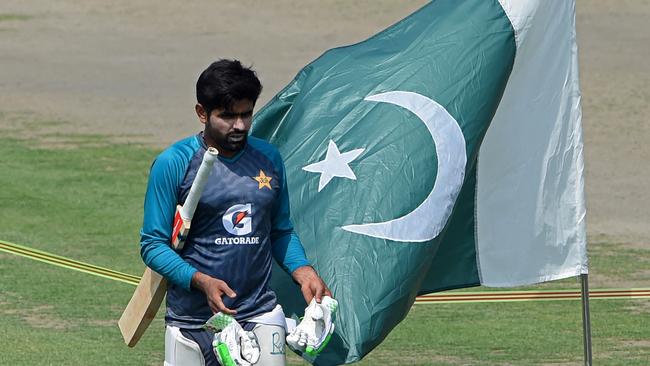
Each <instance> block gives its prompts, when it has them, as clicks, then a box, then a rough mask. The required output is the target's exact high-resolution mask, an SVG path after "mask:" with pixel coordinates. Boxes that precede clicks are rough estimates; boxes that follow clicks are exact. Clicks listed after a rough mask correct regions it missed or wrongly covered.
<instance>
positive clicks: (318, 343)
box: [287, 296, 338, 356]
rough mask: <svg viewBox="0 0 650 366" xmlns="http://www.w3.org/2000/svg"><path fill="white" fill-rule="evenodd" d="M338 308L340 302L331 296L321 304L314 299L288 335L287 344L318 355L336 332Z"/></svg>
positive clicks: (310, 354) (295, 348)
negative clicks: (335, 321) (335, 319)
mask: <svg viewBox="0 0 650 366" xmlns="http://www.w3.org/2000/svg"><path fill="white" fill-rule="evenodd" d="M337 308H338V302H337V301H336V300H334V299H333V298H331V297H329V296H324V297H323V300H322V301H321V303H320V304H319V303H317V302H316V299H312V300H311V303H309V306H308V307H307V308H306V309H305V316H304V317H303V319H302V321H301V322H300V324H298V326H297V327H296V329H294V330H293V331H292V332H291V333H289V335H287V344H288V345H289V346H290V347H291V348H293V349H294V350H296V351H300V352H304V353H307V354H308V355H309V356H316V355H318V354H319V353H320V352H321V351H322V350H323V349H324V348H325V346H326V345H327V342H329V340H330V336H331V335H332V333H334V323H333V321H334V314H335V313H336V309H337Z"/></svg>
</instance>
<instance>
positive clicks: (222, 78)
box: [196, 59, 262, 115]
mask: <svg viewBox="0 0 650 366" xmlns="http://www.w3.org/2000/svg"><path fill="white" fill-rule="evenodd" d="M261 92H262V84H261V83H260V79H258V78H257V75H256V74H255V71H253V70H252V69H250V68H248V67H244V66H242V64H241V62H239V61H238V60H224V59H222V60H219V61H216V62H213V63H212V65H210V66H208V68H207V69H205V70H204V71H203V72H202V73H201V75H200V76H199V80H197V81H196V100H197V102H198V103H199V104H201V105H202V106H203V109H205V111H206V113H207V114H208V115H210V112H212V110H214V109H216V108H223V109H225V110H230V109H231V108H232V106H233V104H234V103H235V102H237V101H240V100H243V99H248V100H250V101H252V102H253V103H255V102H256V101H257V98H258V97H259V96H260V93H261Z"/></svg>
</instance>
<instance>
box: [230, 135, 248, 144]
mask: <svg viewBox="0 0 650 366" xmlns="http://www.w3.org/2000/svg"><path fill="white" fill-rule="evenodd" d="M228 140H229V141H230V142H234V143H237V142H243V141H244V140H246V134H245V133H233V134H230V135H228Z"/></svg>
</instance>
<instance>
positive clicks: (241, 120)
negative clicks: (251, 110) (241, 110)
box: [232, 116, 246, 130]
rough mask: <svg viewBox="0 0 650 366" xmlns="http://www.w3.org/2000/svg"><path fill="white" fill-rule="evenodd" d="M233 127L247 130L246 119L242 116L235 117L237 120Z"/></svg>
mask: <svg viewBox="0 0 650 366" xmlns="http://www.w3.org/2000/svg"><path fill="white" fill-rule="evenodd" d="M232 128H233V129H235V130H245V129H246V121H245V120H244V118H242V116H237V117H235V122H234V123H233V124H232Z"/></svg>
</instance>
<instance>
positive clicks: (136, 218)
mask: <svg viewBox="0 0 650 366" xmlns="http://www.w3.org/2000/svg"><path fill="white" fill-rule="evenodd" d="M25 136H27V135H25ZM50 137H52V138H54V140H56V143H55V144H54V143H50V144H45V145H44V146H45V147H40V148H35V147H30V145H34V140H16V139H9V138H0V171H1V172H2V174H1V175H0V186H1V187H2V189H1V190H0V202H2V209H1V210H0V239H2V240H6V241H10V242H14V243H18V244H23V245H27V246H30V247H33V248H36V249H40V250H44V251H48V252H51V253H54V254H58V255H62V256H66V257H70V258H73V259H77V260H80V261H85V262H89V263H92V264H96V265H100V266H104V267H108V268H112V269H115V270H118V271H122V272H127V273H130V274H136V275H140V274H141V273H142V270H143V268H144V267H143V264H142V262H141V260H140V258H139V246H138V240H139V235H138V231H139V228H140V224H141V215H142V213H141V206H142V198H143V194H144V189H145V183H146V179H147V174H148V168H149V165H150V163H151V161H152V159H153V158H154V157H155V156H156V154H157V151H156V150H153V149H149V148H145V147H141V146H136V145H129V144H111V143H110V142H109V141H108V140H106V139H105V138H103V137H101V136H50ZM47 146H49V147H47ZM590 259H591V267H590V268H591V272H592V274H593V277H592V278H593V281H592V287H599V285H601V286H600V287H602V286H603V285H608V284H610V285H611V284H615V285H620V286H621V287H625V286H627V287H631V286H636V287H648V286H650V280H649V279H648V277H649V276H648V268H650V251H649V250H648V249H646V248H643V247H642V246H640V245H634V243H632V245H630V244H629V243H626V244H623V243H617V242H613V241H609V240H608V239H607V238H598V239H597V240H595V241H594V242H593V243H591V246H590ZM0 273H1V274H2V277H1V280H0V319H1V320H2V321H1V322H0V334H3V335H4V336H3V337H2V339H3V341H2V342H0V365H160V364H162V359H163V323H162V319H161V318H159V319H157V320H156V321H155V323H154V324H153V325H152V327H151V328H150V330H149V331H148V332H147V334H146V335H145V337H144V338H143V339H142V340H141V342H140V344H139V345H138V346H137V347H136V348H135V349H128V348H127V347H126V346H125V345H124V344H123V343H122V339H121V336H120V334H119V330H118V328H117V325H116V324H117V319H118V318H119V316H120V314H121V311H122V309H123V307H124V306H125V305H126V303H127V302H128V300H129V298H130V296H131V293H132V291H133V289H134V288H133V287H132V286H130V285H127V284H123V283H120V282H115V281H110V280H107V279H102V278H99V277H94V276H89V275H87V274H83V273H79V272H74V271H70V270H65V269H61V268H58V267H54V266H50V265H47V264H43V263H40V262H35V261H31V260H28V259H25V258H21V257H17V256H13V255H10V254H4V253H1V252H0ZM539 287H542V288H576V289H577V288H579V283H578V282H577V280H575V279H570V280H565V281H560V282H555V283H550V284H545V285H543V286H538V287H536V288H539ZM591 304H592V307H591V311H592V328H593V351H594V363H595V364H596V365H639V366H641V365H648V362H649V361H648V360H650V300H647V299H645V300H593V301H592V303H591ZM580 314H581V312H580V303H579V302H578V301H545V302H523V303H490V304H438V305H417V306H415V307H414V308H413V310H412V311H411V313H410V314H409V316H408V317H407V319H406V320H405V321H404V322H402V324H400V325H399V326H398V327H397V328H396V329H395V330H394V331H393V332H392V334H391V335H390V336H389V337H388V339H387V340H386V341H385V342H384V343H383V344H382V345H381V346H380V347H379V348H377V349H376V350H375V351H374V352H372V353H371V354H370V355H369V356H368V357H367V358H366V359H365V360H364V361H363V362H362V363H361V364H362V365H580V364H581V362H582V338H581V337H582V325H581V315H580ZM291 363H292V364H301V361H300V360H299V359H298V358H296V357H291Z"/></svg>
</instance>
